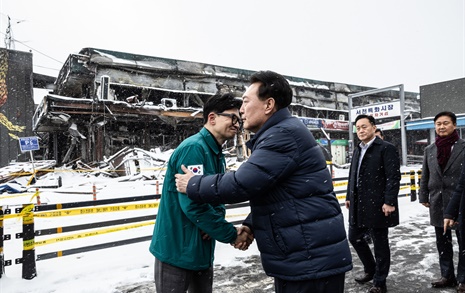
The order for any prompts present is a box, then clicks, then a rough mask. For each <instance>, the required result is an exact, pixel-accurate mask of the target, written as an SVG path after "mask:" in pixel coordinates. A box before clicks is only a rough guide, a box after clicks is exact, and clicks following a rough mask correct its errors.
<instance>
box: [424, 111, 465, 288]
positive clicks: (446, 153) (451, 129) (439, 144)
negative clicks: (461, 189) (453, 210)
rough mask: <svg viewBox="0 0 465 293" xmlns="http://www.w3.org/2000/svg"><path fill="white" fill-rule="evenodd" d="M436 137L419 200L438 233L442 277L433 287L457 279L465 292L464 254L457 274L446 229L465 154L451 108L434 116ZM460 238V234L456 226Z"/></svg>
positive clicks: (427, 151) (429, 148) (427, 157)
mask: <svg viewBox="0 0 465 293" xmlns="http://www.w3.org/2000/svg"><path fill="white" fill-rule="evenodd" d="M434 128H435V130H436V134H437V136H436V140H435V142H434V143H432V144H430V145H429V146H427V147H426V149H425V156H424V158H423V168H422V176H421V181H420V192H419V200H420V203H421V204H423V205H424V206H425V207H427V208H429V213H430V223H431V225H432V226H434V230H435V233H436V246H437V249H438V255H439V266H440V268H441V278H440V279H439V280H435V281H433V282H432V283H431V285H432V286H433V287H437V288H442V287H455V286H456V285H457V281H459V283H460V287H461V288H462V290H463V291H459V292H465V257H464V255H463V253H459V261H458V265H457V275H456V274H455V268H454V261H453V257H454V252H453V246H452V232H451V230H450V229H449V230H446V232H445V233H444V231H443V225H444V217H445V213H444V211H445V209H446V208H447V205H448V204H449V201H450V199H451V196H452V193H453V192H454V190H455V188H456V186H457V183H458V182H459V176H460V171H461V168H462V164H463V162H464V158H465V140H463V139H460V137H459V135H458V133H457V130H456V128H457V117H456V116H455V114H454V113H452V112H448V111H445V112H440V113H438V114H437V115H436V116H435V117H434ZM456 236H457V239H460V237H461V235H460V232H459V231H458V230H456Z"/></svg>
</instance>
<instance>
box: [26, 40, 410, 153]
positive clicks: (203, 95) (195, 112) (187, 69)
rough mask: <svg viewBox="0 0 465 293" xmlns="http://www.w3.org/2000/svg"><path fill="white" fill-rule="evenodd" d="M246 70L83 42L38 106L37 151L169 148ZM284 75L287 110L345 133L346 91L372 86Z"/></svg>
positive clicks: (242, 84)
mask: <svg viewBox="0 0 465 293" xmlns="http://www.w3.org/2000/svg"><path fill="white" fill-rule="evenodd" d="M252 73H253V71H249V70H242V69H236V68H229V67H222V66H216V65H210V64H203V63H196V62H190V61H182V60H174V59H166V58H159V57H150V56H143V55H136V54H130V53H123V52H115V51H110V50H103V49H95V48H84V49H82V50H81V51H80V52H79V53H78V54H71V55H70V56H69V57H68V59H67V60H66V62H65V64H64V66H63V68H62V69H61V71H60V73H59V75H58V78H57V80H56V82H55V89H54V91H53V92H52V93H50V94H48V95H46V96H45V97H43V100H42V102H41V103H40V104H39V105H38V107H37V109H36V111H35V114H34V117H33V130H34V132H35V133H37V135H39V136H40V137H41V141H42V145H43V150H42V153H43V158H44V159H50V158H53V159H56V160H57V161H58V162H69V161H72V160H75V159H81V160H82V161H86V162H91V161H99V160H102V159H103V158H104V157H108V156H110V155H111V154H114V153H116V152H117V151H118V150H120V149H121V148H123V147H127V146H129V147H139V148H143V149H147V150H149V149H152V148H155V147H161V148H165V149H166V148H174V147H175V146H177V144H178V143H179V142H180V141H182V140H183V139H184V138H186V137H187V136H189V135H191V134H193V133H196V132H197V131H198V130H199V129H200V127H201V126H202V124H203V120H202V106H203V103H204V102H205V101H206V100H207V99H208V98H209V97H211V96H212V95H214V94H215V93H217V92H218V91H228V92H232V93H234V94H236V95H237V96H241V95H242V93H243V92H244V91H245V88H246V86H247V85H248V84H249V77H250V75H251V74H252ZM286 78H287V79H288V80H289V82H290V84H291V86H292V88H293V91H294V98H293V103H292V105H291V106H290V109H291V111H292V113H293V114H294V115H297V116H300V117H315V118H317V119H327V120H328V121H329V120H331V121H339V122H340V123H324V125H333V127H332V128H328V129H327V130H328V131H329V132H331V131H332V132H334V136H335V137H336V138H341V139H345V140H347V128H344V125H346V124H347V119H348V114H347V101H348V95H349V94H350V93H354V92H361V91H365V90H368V89H370V88H367V87H362V86H354V85H347V84H340V83H334V82H323V81H316V80H310V79H303V78H297V77H291V76H286ZM413 96H415V98H416V95H413V94H412V95H410V97H409V94H408V93H406V100H407V101H409V100H414V103H415V102H416V99H415V98H413ZM409 98H410V99H409ZM331 109H334V111H331ZM333 112H334V113H333ZM334 125H342V127H339V126H338V127H334ZM346 127H347V125H346Z"/></svg>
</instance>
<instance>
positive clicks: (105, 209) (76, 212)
mask: <svg viewBox="0 0 465 293" xmlns="http://www.w3.org/2000/svg"><path fill="white" fill-rule="evenodd" d="M158 204H159V203H158V202H153V203H143V204H133V205H120V206H102V207H92V208H78V209H65V210H57V211H51V212H40V213H35V214H34V216H35V217H38V218H52V217H64V216H82V215H88V214H100V213H109V212H124V211H131V210H141V209H152V208H158Z"/></svg>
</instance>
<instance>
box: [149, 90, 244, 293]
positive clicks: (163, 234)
mask: <svg viewBox="0 0 465 293" xmlns="http://www.w3.org/2000/svg"><path fill="white" fill-rule="evenodd" d="M240 106H241V100H240V99H238V98H235V97H234V96H233V95H231V94H224V95H215V96H213V97H211V98H210V99H209V100H208V101H207V102H206V103H205V105H204V107H203V118H204V127H203V128H202V129H201V130H200V131H199V132H198V133H197V134H195V135H193V136H191V137H189V138H187V139H186V140H184V141H183V142H182V143H181V144H180V145H179V146H178V147H177V148H176V150H175V151H174V152H173V154H172V155H171V157H170V159H169V162H168V166H167V170H166V175H165V179H164V182H163V190H162V196H161V200H160V205H159V208H158V214H157V218H156V223H155V228H154V232H153V238H152V243H151V244H150V252H151V253H152V254H153V255H154V256H155V286H156V291H157V292H158V293H168V292H169V293H183V292H187V291H189V293H208V292H212V284H213V267H212V265H213V257H214V255H213V254H214V251H215V241H216V240H218V241H220V242H223V243H234V244H235V247H236V248H239V249H242V250H245V249H247V248H248V246H249V245H250V243H251V242H252V241H253V235H252V234H251V232H250V229H249V228H248V227H241V228H238V229H236V228H235V227H234V225H233V224H231V223H229V222H227V221H226V220H225V207H224V205H221V204H203V203H196V202H193V201H192V200H190V199H189V198H188V197H186V196H185V195H182V194H180V193H178V192H177V191H176V184H175V178H174V174H176V173H179V172H180V171H181V165H185V166H187V167H188V168H189V170H191V171H192V172H194V173H195V174H200V175H201V174H216V173H224V171H225V159H224V155H223V153H222V145H223V143H224V142H225V141H226V140H228V139H231V138H234V137H235V136H236V134H237V132H238V131H239V129H240V123H241V119H240V114H239V108H240Z"/></svg>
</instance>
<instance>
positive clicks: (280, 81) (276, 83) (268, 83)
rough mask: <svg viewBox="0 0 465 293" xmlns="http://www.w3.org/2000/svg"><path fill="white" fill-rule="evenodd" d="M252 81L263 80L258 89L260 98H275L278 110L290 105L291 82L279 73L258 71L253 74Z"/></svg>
mask: <svg viewBox="0 0 465 293" xmlns="http://www.w3.org/2000/svg"><path fill="white" fill-rule="evenodd" d="M250 82H251V83H255V82H261V83H262V84H261V85H260V87H259V89H258V97H259V98H260V100H266V99H268V98H273V99H274V100H275V102H276V106H277V108H278V110H280V109H282V108H285V107H287V106H289V105H290V104H291V102H292V89H291V86H290V85H289V82H288V81H287V80H286V79H285V78H284V76H282V75H281V74H279V73H276V72H273V71H269V70H268V71H258V72H255V73H254V74H252V76H251V77H250Z"/></svg>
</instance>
